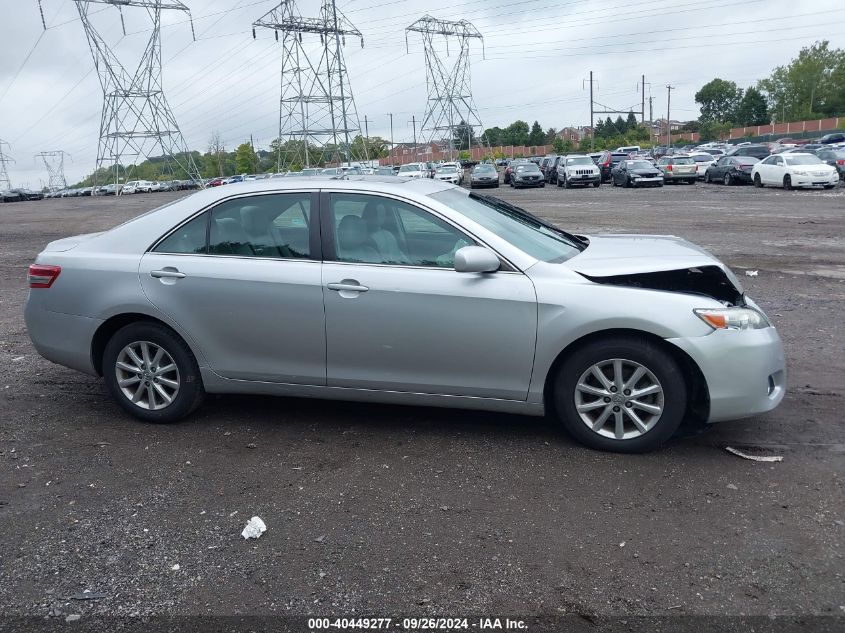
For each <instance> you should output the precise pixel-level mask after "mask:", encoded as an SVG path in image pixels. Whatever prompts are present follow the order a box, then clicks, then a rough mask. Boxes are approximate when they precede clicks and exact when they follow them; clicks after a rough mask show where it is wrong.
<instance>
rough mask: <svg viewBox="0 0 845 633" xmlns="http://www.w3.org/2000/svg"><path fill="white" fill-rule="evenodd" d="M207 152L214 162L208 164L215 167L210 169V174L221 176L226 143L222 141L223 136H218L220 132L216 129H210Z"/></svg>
mask: <svg viewBox="0 0 845 633" xmlns="http://www.w3.org/2000/svg"><path fill="white" fill-rule="evenodd" d="M208 154H209V156H210V157H211V158H212V159H213V160H214V162H215V163H216V164H212V165H210V166H212V167H216V169H212V175H216V176H222V175H223V162H224V156H225V154H226V145H225V143H223V137H222V136H220V132H219V131H218V130H212V132H211V138H210V139H209V141H208ZM215 172H216V173H215Z"/></svg>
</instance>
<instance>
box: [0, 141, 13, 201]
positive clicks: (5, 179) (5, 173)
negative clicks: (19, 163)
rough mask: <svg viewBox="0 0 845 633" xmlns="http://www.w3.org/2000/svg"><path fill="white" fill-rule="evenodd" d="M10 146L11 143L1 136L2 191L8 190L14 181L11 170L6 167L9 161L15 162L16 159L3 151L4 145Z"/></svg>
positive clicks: (0, 178)
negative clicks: (11, 177)
mask: <svg viewBox="0 0 845 633" xmlns="http://www.w3.org/2000/svg"><path fill="white" fill-rule="evenodd" d="M4 145H5V146H6V147H9V144H8V143H7V142H6V141H4V140H3V139H1V138H0V191H6V190H8V189H11V188H12V181H11V180H9V170H8V169H7V168H6V165H7V164H8V163H14V162H15V159H14V158H12V157H11V156H8V155H6V154H5V153H3V146H4Z"/></svg>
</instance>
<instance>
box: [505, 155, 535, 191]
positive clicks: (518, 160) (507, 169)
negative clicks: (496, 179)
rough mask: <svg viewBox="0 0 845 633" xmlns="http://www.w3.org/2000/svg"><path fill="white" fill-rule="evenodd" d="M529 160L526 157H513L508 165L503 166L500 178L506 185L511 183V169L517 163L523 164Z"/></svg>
mask: <svg viewBox="0 0 845 633" xmlns="http://www.w3.org/2000/svg"><path fill="white" fill-rule="evenodd" d="M527 162H529V160H528V159H527V158H514V159H513V160H512V161H510V162H508V166H507V167H505V172H504V174H503V176H502V180H503V181H504V183H505V184H506V185H509V184H511V176H512V174H513V170H514V169H515V168H516V166H517V165H520V164H524V163H527Z"/></svg>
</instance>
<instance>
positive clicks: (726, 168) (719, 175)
mask: <svg viewBox="0 0 845 633" xmlns="http://www.w3.org/2000/svg"><path fill="white" fill-rule="evenodd" d="M759 162H760V161H759V160H758V159H756V158H754V157H753V156H722V157H721V158H720V159H719V160H717V161H716V164H715V165H710V167H708V168H707V172H706V173H705V174H704V182H706V183H711V182H720V183H722V184H725V185H740V184H742V185H750V184H751V171H752V169H753V168H754V165H756V164H757V163H759Z"/></svg>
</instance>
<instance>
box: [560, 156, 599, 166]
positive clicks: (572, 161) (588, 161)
mask: <svg viewBox="0 0 845 633" xmlns="http://www.w3.org/2000/svg"><path fill="white" fill-rule="evenodd" d="M566 164H567V165H593V159H592V158H589V157H587V156H582V157H580V158H567V159H566Z"/></svg>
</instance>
